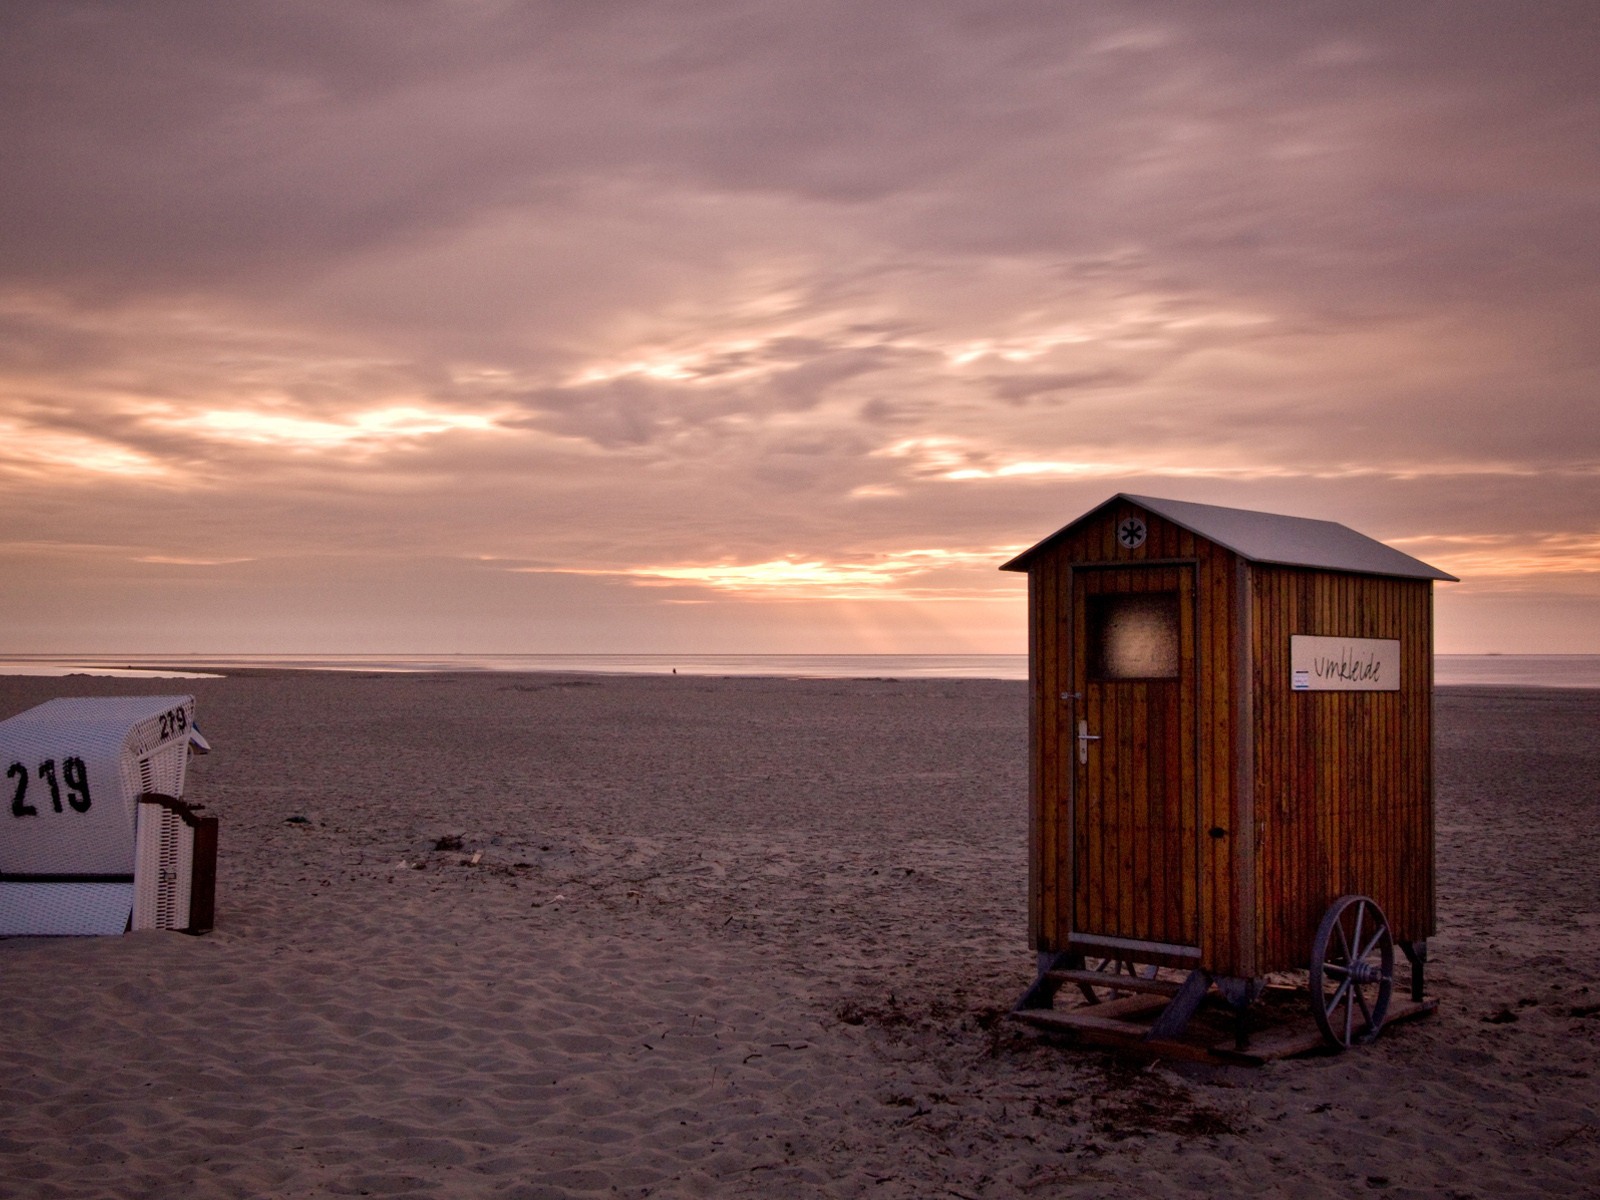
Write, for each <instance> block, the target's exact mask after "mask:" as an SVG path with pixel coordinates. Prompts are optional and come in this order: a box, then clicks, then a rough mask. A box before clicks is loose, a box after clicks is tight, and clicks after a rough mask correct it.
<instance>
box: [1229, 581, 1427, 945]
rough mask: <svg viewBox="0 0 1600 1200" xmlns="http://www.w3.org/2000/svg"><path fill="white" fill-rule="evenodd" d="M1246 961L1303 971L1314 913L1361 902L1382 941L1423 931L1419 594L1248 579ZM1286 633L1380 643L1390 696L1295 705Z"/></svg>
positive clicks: (1317, 696) (1371, 586) (1342, 695)
mask: <svg viewBox="0 0 1600 1200" xmlns="http://www.w3.org/2000/svg"><path fill="white" fill-rule="evenodd" d="M1252 592H1253V614H1254V620H1255V625H1256V627H1257V628H1258V629H1259V631H1260V633H1259V636H1258V637H1257V638H1256V639H1255V644H1254V646H1253V648H1252V653H1253V655H1254V659H1255V670H1254V671H1253V676H1254V680H1253V686H1254V690H1255V709H1256V712H1257V714H1258V715H1257V720H1256V739H1255V789H1254V790H1255V801H1256V805H1255V810H1256V811H1255V817H1256V864H1257V865H1256V874H1257V879H1258V886H1259V892H1258V895H1257V897H1256V904H1255V915H1256V921H1257V936H1256V957H1257V967H1258V970H1259V971H1262V972H1266V971H1277V970H1287V969H1290V968H1292V967H1296V966H1303V965H1304V963H1305V960H1306V958H1307V955H1308V952H1309V948H1310V945H1311V939H1312V937H1313V936H1314V934H1315V932H1316V928H1317V924H1318V922H1320V921H1321V919H1322V915H1323V912H1324V911H1325V910H1326V909H1327V906H1328V905H1329V904H1330V903H1331V902H1332V901H1333V900H1334V899H1335V898H1337V897H1338V896H1341V895H1344V894H1346V893H1349V892H1356V893H1360V894H1362V895H1367V896H1371V897H1372V898H1373V899H1374V900H1376V901H1377V902H1378V904H1379V906H1380V907H1381V908H1382V909H1383V910H1384V912H1385V914H1386V915H1387V916H1388V918H1389V922H1390V925H1391V926H1392V928H1393V930H1394V933H1395V936H1396V938H1398V939H1402V940H1416V939H1420V938H1426V937H1428V936H1430V935H1431V934H1432V932H1433V930H1434V907H1433V847H1432V838H1433V833H1432V830H1433V782H1432V770H1433V766H1432V753H1431V751H1432V688H1431V681H1432V677H1431V671H1432V665H1431V664H1432V652H1433V647H1432V639H1431V634H1430V626H1431V618H1432V589H1431V585H1430V584H1428V583H1427V582H1425V581H1419V580H1409V579H1388V578H1380V577H1377V576H1362V575H1339V574H1333V573H1328V572H1317V571H1310V570H1305V569H1300V568H1291V567H1272V566H1262V565H1255V566H1253V567H1252ZM1295 634H1313V635H1319V636H1328V637H1361V638H1393V639H1397V640H1398V641H1399V642H1400V645H1401V667H1402V678H1401V686H1400V690H1399V691H1397V692H1296V691H1294V690H1293V687H1292V683H1291V669H1290V661H1289V649H1290V643H1289V639H1290V638H1291V637H1292V636H1294V635H1295Z"/></svg>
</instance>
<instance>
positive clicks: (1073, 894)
mask: <svg viewBox="0 0 1600 1200" xmlns="http://www.w3.org/2000/svg"><path fill="white" fill-rule="evenodd" d="M1002 569H1003V570H1007V571H1025V572H1026V573H1027V575H1028V608H1029V656H1030V670H1029V676H1030V691H1031V699H1030V743H1031V750H1030V755H1031V759H1030V772H1029V776H1030V781H1029V811H1030V872H1029V874H1030V880H1029V925H1030V934H1031V937H1032V941H1033V944H1034V947H1035V949H1036V950H1037V951H1038V955H1039V976H1038V980H1037V982H1036V983H1035V984H1034V986H1033V987H1032V988H1030V989H1029V991H1028V993H1027V995H1025V996H1024V997H1023V999H1022V1001H1021V1002H1020V1004H1019V1006H1018V1009H1017V1013H1016V1015H1017V1016H1019V1017H1021V1018H1023V1019H1025V1020H1030V1021H1032V1022H1033V1023H1035V1024H1039V1025H1049V1026H1054V1027H1057V1028H1061V1029H1064V1030H1066V1031H1068V1032H1073V1033H1076V1034H1077V1035H1079V1036H1080V1037H1082V1038H1083V1039H1085V1040H1089V1041H1109V1042H1112V1043H1117V1042H1129V1041H1137V1042H1142V1043H1144V1044H1145V1045H1147V1046H1150V1047H1152V1048H1158V1049H1159V1048H1163V1047H1164V1048H1169V1049H1174V1050H1176V1048H1177V1047H1179V1046H1184V1045H1187V1046H1189V1048H1190V1049H1191V1050H1194V1049H1195V1048H1196V1039H1197V1038H1201V1037H1202V1031H1201V1029H1200V1028H1199V1026H1200V1025H1201V1024H1203V1023H1201V1022H1197V1023H1196V1025H1195V1027H1194V1028H1193V1029H1191V1027H1190V1024H1191V1021H1192V1020H1193V1019H1194V1018H1195V1016H1196V1014H1197V1013H1198V1012H1200V1011H1201V1010H1202V1008H1203V1007H1205V1008H1208V1009H1210V1010H1212V1011H1220V1012H1221V1013H1222V1014H1223V1016H1224V1017H1225V1018H1227V1019H1226V1021H1225V1024H1224V1027H1223V1030H1222V1033H1223V1035H1224V1036H1223V1037H1222V1039H1221V1040H1220V1041H1219V1040H1217V1037H1216V1033H1215V1032H1213V1033H1212V1034H1209V1035H1205V1036H1208V1037H1210V1038H1211V1042H1206V1043H1205V1045H1204V1046H1201V1047H1199V1052H1202V1053H1230V1052H1233V1053H1237V1052H1242V1051H1244V1050H1245V1047H1246V1045H1247V1043H1249V1042H1250V1039H1251V1030H1252V1028H1254V1030H1255V1034H1256V1035H1257V1040H1260V1039H1261V1038H1265V1039H1266V1040H1267V1041H1268V1042H1271V1041H1272V1037H1271V1036H1269V1035H1270V1034H1271V1033H1272V1030H1273V1028H1274V1026H1273V1025H1272V1024H1271V1023H1270V1022H1265V1023H1264V1022H1263V1020H1262V1019H1261V1018H1260V1017H1256V1016H1252V1015H1251V1010H1252V1006H1256V1009H1255V1011H1256V1012H1258V1013H1259V1012H1261V1010H1262V1009H1263V1008H1265V1009H1268V1010H1270V1011H1273V1012H1275V1011H1278V1009H1279V1008H1281V1005H1280V1004H1279V1001H1280V1000H1281V996H1280V994H1279V992H1278V990H1277V980H1278V979H1279V978H1282V979H1284V980H1286V981H1288V982H1293V983H1298V981H1299V979H1300V978H1301V977H1300V975H1299V974H1298V973H1299V972H1307V975H1306V976H1305V978H1306V981H1307V982H1308V983H1309V988H1310V996H1309V1000H1310V1007H1311V1010H1312V1015H1313V1016H1314V1017H1315V1018H1316V1020H1315V1022H1314V1023H1313V1022H1312V1021H1303V1023H1302V1024H1301V1026H1300V1029H1301V1031H1307V1030H1308V1031H1309V1036H1310V1041H1311V1044H1312V1045H1315V1044H1316V1043H1317V1042H1318V1040H1319V1039H1325V1040H1327V1041H1330V1042H1332V1043H1334V1044H1336V1045H1340V1046H1345V1045H1349V1044H1351V1043H1352V1042H1356V1041H1365V1040H1370V1039H1371V1038H1372V1037H1375V1036H1376V1035H1377V1033H1378V1031H1379V1029H1380V1028H1381V1027H1382V1025H1383V1023H1384V1020H1385V1019H1386V1017H1388V1018H1389V1019H1393V1018H1394V1017H1396V1016H1399V1015H1409V1014H1410V1013H1412V1012H1417V1011H1426V1010H1427V1009H1429V1008H1431V1007H1432V1006H1431V1004H1427V1003H1425V1002H1424V1000H1423V964H1424V962H1425V961H1426V946H1427V939H1428V937H1429V936H1430V935H1431V934H1432V933H1433V932H1434V879H1433V857H1434V853H1433V847H1434V827H1433V819H1434V818H1433V756H1432V748H1433V747H1432V741H1433V732H1432V700H1433V697H1432V693H1433V628H1432V622H1433V595H1432V588H1433V583H1434V581H1435V580H1450V579H1453V578H1454V577H1453V576H1450V575H1447V574H1445V573H1444V572H1443V571H1440V570H1437V569H1436V568H1434V567H1431V566H1429V565H1428V564H1426V563H1423V562H1419V561H1418V560H1417V559H1415V558H1412V557H1410V556H1409V555H1407V554H1404V553H1402V552H1400V551H1399V550H1396V549H1394V548H1392V547H1390V546H1386V545H1384V544H1382V543H1380V542H1377V541H1374V540H1373V539H1371V538H1369V537H1366V536H1364V535H1362V534H1360V533H1357V532H1355V531H1354V530H1351V529H1348V528H1346V527H1344V526H1342V525H1338V524H1334V523H1332V522H1329V521H1317V520H1307V519H1304V518H1300V517H1289V516H1279V515H1275V514H1271V513H1261V512H1250V511H1245V510H1241V509H1232V508H1219V507H1216V506H1213V505H1208V504H1193V503H1187V502H1181V501H1174V500H1161V499H1156V498H1153V497H1149V496H1132V495H1117V496H1113V497H1112V498H1111V499H1109V500H1107V501H1106V502H1105V503H1103V504H1101V505H1100V506H1099V507H1098V508H1095V509H1094V510H1093V511H1091V512H1088V513H1086V514H1085V515H1083V516H1082V517H1079V518H1078V519H1077V520H1076V521H1073V522H1072V523H1071V524H1069V525H1067V526H1066V527H1065V528H1063V529H1060V530H1058V531H1057V532H1056V533H1053V534H1051V535H1050V536H1049V537H1047V538H1045V539H1044V540H1043V541H1042V542H1039V543H1038V544H1037V545H1035V546H1034V547H1033V548H1031V549H1029V550H1027V551H1025V552H1024V553H1022V554H1020V555H1019V556H1017V557H1016V558H1014V559H1013V560H1011V561H1010V562H1008V563H1006V564H1005V565H1004V567H1003V568H1002ZM1397 947H1398V948H1399V950H1400V952H1401V953H1402V954H1403V955H1404V956H1405V958H1406V959H1407V960H1409V962H1410V965H1411V989H1410V994H1411V999H1410V1001H1405V1000H1403V999H1401V1000H1396V1001H1395V1002H1394V1003H1393V1004H1391V998H1390V992H1391V982H1392V977H1393V971H1394V961H1395V949H1396V948H1397ZM1291 973H1293V974H1291ZM1269 984H1272V985H1273V988H1272V991H1271V995H1270V999H1271V1001H1272V1003H1271V1004H1269V1005H1266V1006H1261V1005H1258V1001H1260V1000H1261V999H1262V997H1263V995H1264V994H1267V993H1268V991H1269V988H1268V985H1269ZM1068 985H1071V987H1070V988H1069V989H1068V994H1072V993H1078V994H1081V998H1082V1000H1083V1001H1084V1002H1083V1003H1080V1004H1078V1005H1077V1006H1075V1007H1065V1006H1061V1005H1058V1004H1057V1002H1056V1001H1057V997H1058V992H1059V991H1060V990H1061V989H1062V988H1063V987H1068ZM1219 1002H1220V1004H1219ZM1299 1011H1300V1012H1301V1013H1302V1014H1303V1012H1304V1009H1303V1008H1302V1009H1300V1010H1299ZM1152 1018H1153V1019H1152ZM1283 1028H1284V1027H1282V1026H1281V1025H1280V1026H1279V1027H1278V1033H1277V1035H1276V1036H1277V1039H1278V1040H1277V1043H1276V1044H1275V1045H1276V1050H1277V1052H1282V1053H1288V1052H1293V1050H1295V1049H1309V1048H1311V1046H1310V1045H1306V1046H1299V1045H1296V1044H1294V1043H1295V1041H1296V1039H1298V1038H1301V1037H1303V1036H1304V1034H1303V1032H1301V1033H1296V1032H1294V1031H1293V1024H1292V1022H1291V1023H1290V1025H1289V1027H1288V1028H1289V1032H1288V1033H1285V1032H1284V1031H1283ZM1212 1043H1215V1044H1214V1045H1213V1044H1212ZM1224 1046H1226V1047H1227V1048H1226V1049H1225V1048H1224ZM1251 1049H1252V1050H1254V1049H1255V1047H1254V1046H1253V1045H1252V1046H1251ZM1271 1049H1272V1047H1271V1046H1268V1047H1266V1048H1263V1049H1261V1050H1260V1051H1259V1053H1260V1054H1262V1055H1266V1054H1268V1052H1269V1050H1271Z"/></svg>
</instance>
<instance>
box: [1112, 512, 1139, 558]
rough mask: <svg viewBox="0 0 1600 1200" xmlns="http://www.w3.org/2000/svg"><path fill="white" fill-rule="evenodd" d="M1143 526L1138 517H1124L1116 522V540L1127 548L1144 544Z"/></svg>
mask: <svg viewBox="0 0 1600 1200" xmlns="http://www.w3.org/2000/svg"><path fill="white" fill-rule="evenodd" d="M1144 535H1145V526H1144V522H1143V521H1141V520H1140V519H1139V518H1138V517H1126V518H1124V519H1123V520H1121V521H1119V522H1118V523H1117V541H1119V542H1121V543H1122V545H1123V547H1124V548H1125V549H1128V550H1137V549H1138V548H1139V547H1140V546H1142V545H1144Z"/></svg>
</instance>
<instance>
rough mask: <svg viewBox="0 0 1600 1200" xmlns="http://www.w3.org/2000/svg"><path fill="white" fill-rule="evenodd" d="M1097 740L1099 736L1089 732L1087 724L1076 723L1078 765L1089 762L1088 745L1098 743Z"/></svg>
mask: <svg viewBox="0 0 1600 1200" xmlns="http://www.w3.org/2000/svg"><path fill="white" fill-rule="evenodd" d="M1099 740H1100V735H1099V734H1098V733H1090V732H1089V722H1087V721H1079V722H1078V761H1079V762H1080V763H1086V762H1088V761H1089V743H1090V742H1098V741H1099Z"/></svg>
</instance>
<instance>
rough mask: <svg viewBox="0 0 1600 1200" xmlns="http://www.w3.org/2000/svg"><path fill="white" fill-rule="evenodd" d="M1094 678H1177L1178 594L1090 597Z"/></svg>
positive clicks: (1090, 674) (1090, 645)
mask: <svg viewBox="0 0 1600 1200" xmlns="http://www.w3.org/2000/svg"><path fill="white" fill-rule="evenodd" d="M1088 601H1089V610H1088V614H1087V615H1088V618H1089V645H1088V651H1089V677H1090V678H1091V679H1176V678H1177V677H1178V594H1177V593H1176V592H1141V593H1139V594H1137V595H1107V596H1090V597H1088Z"/></svg>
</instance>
